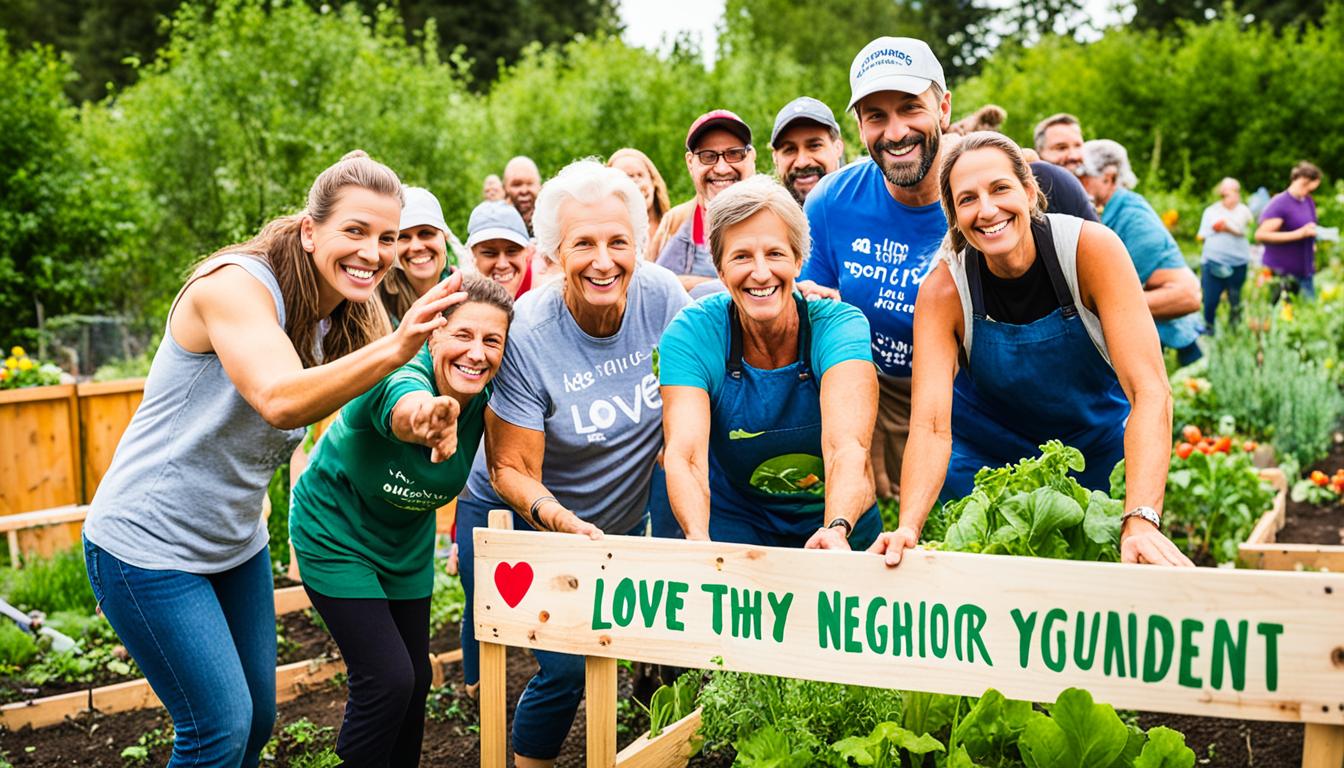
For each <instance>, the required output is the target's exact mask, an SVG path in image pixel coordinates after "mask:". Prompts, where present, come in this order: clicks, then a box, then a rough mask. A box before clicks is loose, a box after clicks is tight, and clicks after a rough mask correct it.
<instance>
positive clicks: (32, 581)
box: [4, 548, 98, 614]
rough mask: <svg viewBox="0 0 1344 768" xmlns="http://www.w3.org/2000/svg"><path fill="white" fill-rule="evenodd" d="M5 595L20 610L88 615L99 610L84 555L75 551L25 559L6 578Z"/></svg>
mask: <svg viewBox="0 0 1344 768" xmlns="http://www.w3.org/2000/svg"><path fill="white" fill-rule="evenodd" d="M4 595H5V598H6V599H7V600H9V602H11V603H13V604H14V605H15V606H17V607H19V608H21V609H23V610H39V611H42V612H43V613H55V612H57V611H78V612H82V613H86V614H91V613H93V612H94V611H95V610H96V609H97V608H98V601H96V600H94V598H93V589H92V588H91V587H90V586H89V577H88V571H87V570H86V569H85V566H84V553H83V552H82V551H81V550H79V549H78V548H74V549H67V550H64V551H61V552H58V553H56V554H55V555H53V556H51V557H50V558H44V557H25V558H24V560H23V567H22V568H19V569H18V570H16V571H14V572H13V573H12V574H10V576H9V578H8V579H7V581H6V584H5V592H4Z"/></svg>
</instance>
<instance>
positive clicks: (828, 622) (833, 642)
mask: <svg viewBox="0 0 1344 768" xmlns="http://www.w3.org/2000/svg"><path fill="white" fill-rule="evenodd" d="M828 639H829V640H830V647H831V648H834V649H836V650H840V593H839V592H831V593H830V594H829V595H827V594H826V593H825V592H818V593H817V644H818V645H820V646H821V648H822V650H825V649H826V648H827V645H826V641H827V640H828Z"/></svg>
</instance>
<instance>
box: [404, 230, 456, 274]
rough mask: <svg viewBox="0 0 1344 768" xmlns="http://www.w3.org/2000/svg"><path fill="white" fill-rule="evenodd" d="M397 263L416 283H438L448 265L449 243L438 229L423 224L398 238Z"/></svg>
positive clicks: (406, 231)
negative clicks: (445, 266)
mask: <svg viewBox="0 0 1344 768" xmlns="http://www.w3.org/2000/svg"><path fill="white" fill-rule="evenodd" d="M397 262H398V263H399V264H401V268H402V269H403V270H405V272H406V275H407V276H408V277H410V278H411V280H413V281H415V282H425V281H434V282H437V281H438V279H439V275H441V274H443V267H444V265H445V264H447V263H448V241H447V238H445V237H444V235H443V232H441V231H440V230H439V228H438V227H432V226H430V225H428V224H421V225H418V226H414V227H407V228H406V229H403V230H401V234H400V235H398V236H397Z"/></svg>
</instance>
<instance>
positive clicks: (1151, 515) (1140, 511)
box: [1120, 507, 1162, 531]
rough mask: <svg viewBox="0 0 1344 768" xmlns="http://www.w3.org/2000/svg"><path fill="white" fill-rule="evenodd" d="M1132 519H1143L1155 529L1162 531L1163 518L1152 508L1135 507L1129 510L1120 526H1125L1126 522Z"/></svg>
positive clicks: (1122, 518) (1121, 519)
mask: <svg viewBox="0 0 1344 768" xmlns="http://www.w3.org/2000/svg"><path fill="white" fill-rule="evenodd" d="M1131 517H1142V518H1143V519H1144V520H1147V521H1148V522H1150V523H1152V524H1153V527H1154V528H1156V529H1158V530H1159V531H1160V530H1162V516H1161V515H1159V514H1158V513H1157V510H1156V509H1153V508H1152V507H1135V508H1133V509H1131V510H1129V511H1128V512H1126V513H1125V514H1124V516H1123V517H1121V518H1120V524H1121V525H1124V524H1125V521H1126V520H1128V519H1129V518H1131Z"/></svg>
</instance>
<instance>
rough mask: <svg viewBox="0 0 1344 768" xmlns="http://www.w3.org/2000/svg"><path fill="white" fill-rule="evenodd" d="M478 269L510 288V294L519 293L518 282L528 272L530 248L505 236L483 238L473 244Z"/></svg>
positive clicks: (472, 249)
mask: <svg viewBox="0 0 1344 768" xmlns="http://www.w3.org/2000/svg"><path fill="white" fill-rule="evenodd" d="M471 255H472V258H474V259H475V260H476V271H477V272H480V273H481V274H482V275H485V276H486V277H488V278H490V279H491V280H494V281H495V282H496V283H499V284H500V285H502V286H504V287H505V288H507V289H508V291H509V295H510V296H516V295H517V294H518V284H519V283H521V282H522V280H523V275H524V274H526V272H527V262H528V259H529V258H530V256H531V253H530V249H528V248H524V247H523V246H521V245H519V244H517V243H515V242H513V241H512V240H505V239H503V238H496V239H494V240H483V241H481V242H479V243H477V244H475V245H473V246H471Z"/></svg>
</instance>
